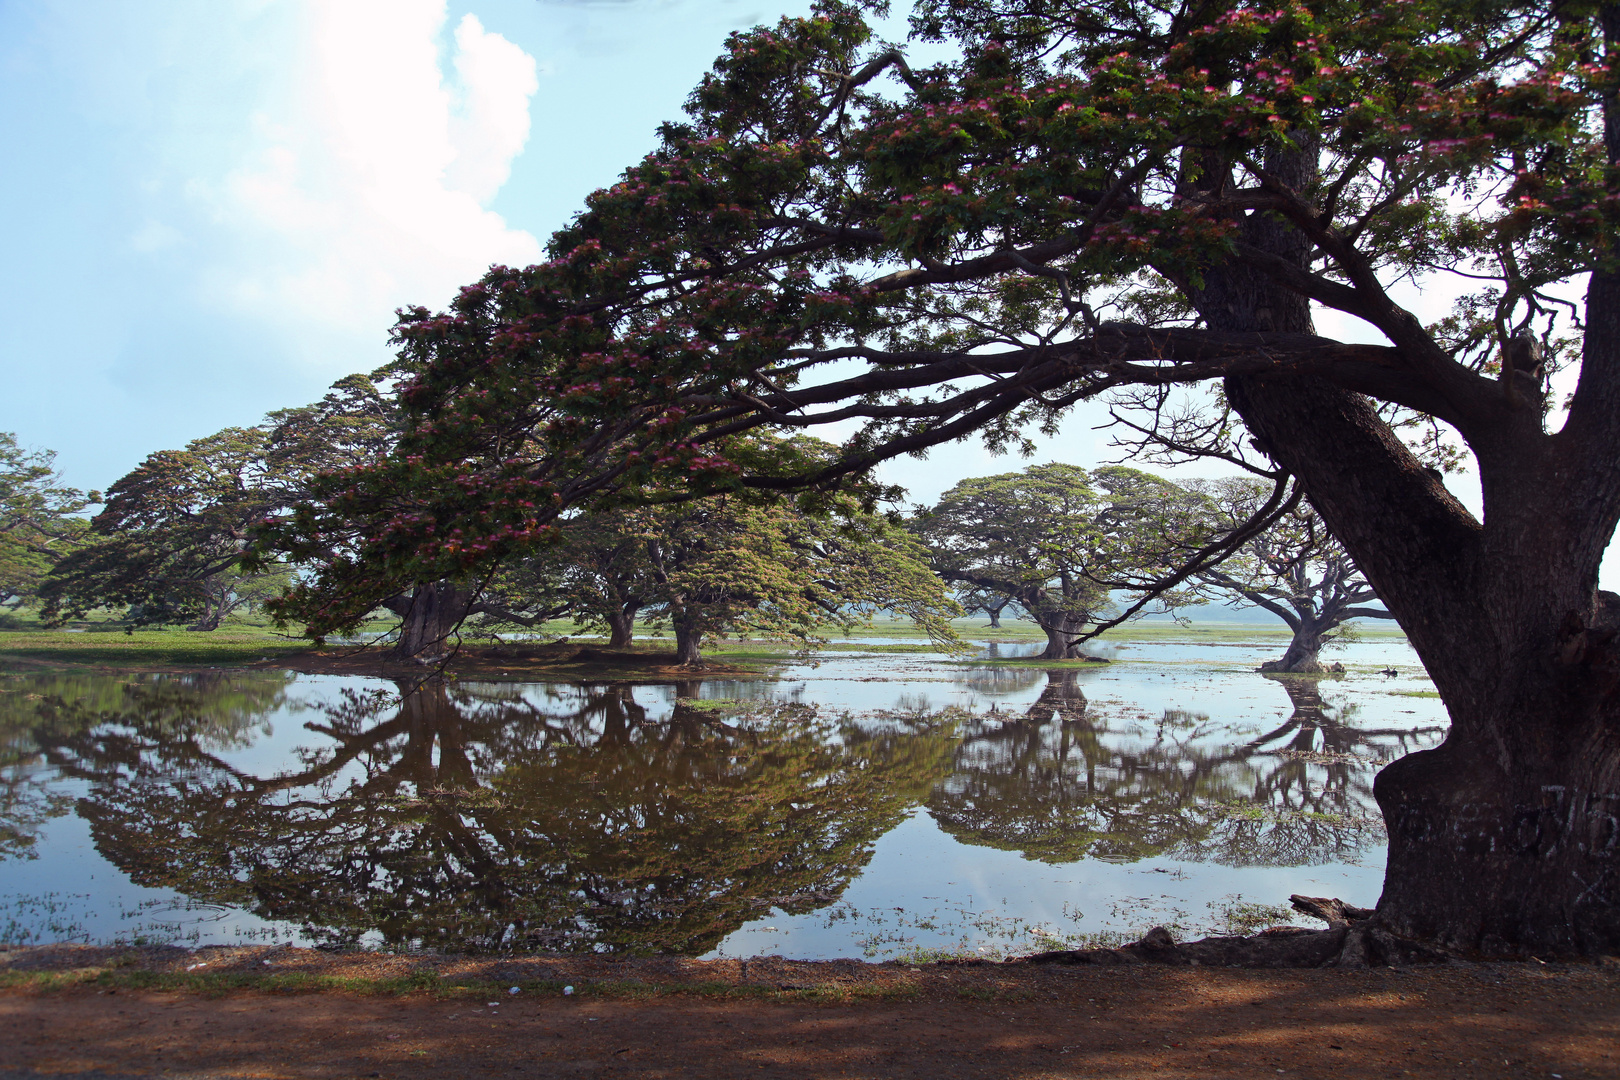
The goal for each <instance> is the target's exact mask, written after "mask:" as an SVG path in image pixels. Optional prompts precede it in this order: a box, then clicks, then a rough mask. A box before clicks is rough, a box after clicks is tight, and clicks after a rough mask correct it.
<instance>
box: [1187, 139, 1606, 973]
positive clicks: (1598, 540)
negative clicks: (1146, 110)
mask: <svg viewBox="0 0 1620 1080" xmlns="http://www.w3.org/2000/svg"><path fill="white" fill-rule="evenodd" d="M1267 164H1268V167H1269V169H1270V171H1272V172H1273V174H1274V175H1275V176H1276V177H1277V178H1278V179H1279V181H1280V182H1282V183H1285V184H1288V185H1290V186H1292V187H1294V188H1295V189H1296V190H1304V189H1306V188H1307V187H1308V186H1309V184H1310V183H1311V181H1312V179H1313V177H1314V174H1315V163H1314V154H1313V153H1311V152H1309V150H1308V149H1307V150H1306V151H1303V152H1297V153H1296V152H1286V153H1279V154H1278V155H1276V160H1268V162H1267ZM1207 182H1209V183H1212V184H1219V183H1220V182H1222V177H1221V176H1212V177H1210V178H1209V179H1208V181H1207ZM1242 228H1243V233H1244V237H1245V239H1246V240H1247V242H1248V243H1250V244H1251V245H1253V246H1255V247H1257V248H1260V249H1262V250H1265V251H1268V252H1271V253H1273V254H1276V255H1280V256H1282V257H1284V258H1288V259H1294V260H1297V261H1299V262H1300V263H1303V262H1304V259H1305V257H1306V255H1307V253H1308V250H1309V245H1308V244H1307V243H1306V242H1304V240H1303V238H1302V237H1300V236H1299V235H1298V234H1297V233H1294V232H1293V230H1292V229H1291V228H1290V227H1289V226H1288V225H1287V224H1286V223H1284V222H1282V221H1281V220H1280V219H1276V218H1270V217H1268V216H1267V215H1262V214H1258V213H1256V214H1253V215H1250V216H1248V217H1246V218H1245V219H1244V220H1243V222H1242ZM1206 281H1207V283H1208V286H1209V287H1208V288H1206V289H1205V290H1203V291H1202V292H1201V293H1198V294H1195V303H1196V305H1197V307H1198V308H1199V310H1200V312H1201V313H1202V314H1203V315H1204V317H1205V319H1206V320H1207V321H1208V323H1209V325H1210V326H1211V327H1212V328H1214V329H1217V330H1250V331H1252V330H1282V331H1306V332H1308V331H1310V330H1311V329H1312V327H1311V321H1310V311H1309V307H1308V305H1307V304H1306V302H1305V300H1304V299H1303V298H1302V297H1300V296H1297V295H1293V294H1290V293H1288V292H1287V291H1286V290H1283V289H1281V288H1279V287H1277V286H1276V285H1274V284H1271V283H1269V282H1268V281H1267V280H1266V279H1265V278H1264V276H1263V275H1262V274H1260V273H1259V272H1257V271H1254V270H1251V269H1247V268H1245V267H1242V266H1238V265H1233V264H1229V265H1225V266H1220V267H1215V268H1212V270H1211V272H1210V273H1209V274H1208V275H1206ZM1392 318H1394V319H1395V321H1396V323H1397V324H1398V325H1399V326H1402V327H1404V326H1405V323H1404V322H1400V320H1401V319H1404V318H1409V317H1406V316H1392ZM1587 319H1588V325H1587V334H1586V338H1585V353H1586V355H1585V360H1584V362H1583V368H1582V385H1581V388H1580V389H1578V390H1577V393H1576V398H1575V404H1574V405H1572V407H1571V410H1570V419H1569V420H1568V421H1567V422H1566V424H1565V427H1564V429H1563V431H1561V432H1560V433H1559V435H1558V436H1548V435H1546V434H1545V433H1544V432H1543V430H1542V428H1541V419H1540V411H1539V409H1538V408H1535V407H1534V405H1533V403H1530V404H1529V405H1527V403H1525V402H1522V401H1517V400H1516V399H1515V398H1514V396H1513V395H1510V394H1508V393H1506V391H1504V393H1503V394H1502V395H1501V397H1500V398H1499V399H1497V398H1494V397H1493V398H1491V399H1490V400H1483V399H1481V400H1480V401H1474V402H1471V405H1472V406H1473V407H1474V408H1475V409H1476V410H1478V411H1479V412H1480V413H1481V414H1485V415H1488V416H1491V417H1494V418H1495V419H1494V420H1491V421H1488V422H1481V421H1479V420H1478V419H1477V417H1476V418H1474V419H1473V421H1472V423H1471V426H1470V430H1469V431H1468V432H1465V434H1466V435H1467V436H1468V437H1469V444H1470V446H1471V447H1472V448H1473V450H1474V452H1475V454H1476V455H1477V457H1478V459H1479V463H1480V480H1481V486H1482V488H1483V490H1484V503H1485V519H1484V524H1483V525H1482V524H1481V523H1479V522H1476V521H1475V520H1474V519H1473V517H1472V516H1471V515H1470V514H1469V513H1468V512H1467V510H1466V509H1465V508H1464V507H1463V506H1462V505H1461V504H1459V503H1458V502H1457V501H1456V499H1455V498H1453V497H1452V496H1451V494H1450V493H1449V492H1448V491H1447V490H1446V488H1445V486H1444V484H1442V483H1441V482H1440V481H1439V480H1438V478H1436V477H1435V476H1433V475H1431V474H1430V473H1429V472H1428V471H1427V470H1425V469H1424V468H1423V466H1422V463H1421V462H1419V461H1418V460H1417V459H1416V458H1415V457H1414V456H1413V454H1412V453H1411V452H1410V451H1409V450H1408V449H1407V448H1406V447H1405V446H1404V445H1403V444H1402V443H1401V441H1400V440H1399V438H1397V437H1396V435H1395V434H1394V433H1393V432H1392V431H1391V430H1390V428H1389V427H1388V425H1387V424H1385V423H1384V422H1383V421H1382V420H1381V419H1380V418H1379V416H1378V415H1377V412H1376V411H1375V409H1374V408H1373V407H1372V405H1371V403H1369V402H1368V401H1367V400H1366V399H1365V398H1363V397H1362V396H1360V395H1359V394H1355V393H1351V392H1349V391H1346V390H1343V389H1340V388H1338V387H1335V386H1333V385H1331V384H1329V383H1326V382H1324V381H1323V380H1321V379H1317V378H1312V377H1311V376H1309V375H1306V374H1295V373H1278V374H1265V375H1244V376H1233V377H1229V378H1228V379H1227V380H1226V384H1225V390H1226V395H1227V400H1228V401H1230V402H1231V404H1232V407H1233V408H1234V409H1235V410H1236V411H1237V412H1238V414H1239V415H1240V416H1241V417H1242V418H1243V421H1244V424H1245V425H1246V426H1247V427H1248V429H1249V431H1250V432H1251V433H1252V435H1253V437H1254V444H1255V445H1256V446H1257V447H1259V448H1260V449H1261V450H1262V451H1264V452H1265V453H1267V454H1268V455H1270V456H1271V457H1272V459H1273V460H1274V461H1276V462H1277V463H1278V464H1279V465H1281V466H1282V467H1283V468H1285V469H1287V470H1288V471H1289V472H1291V473H1292V474H1293V475H1294V476H1296V477H1298V478H1299V481H1300V482H1301V483H1302V484H1303V485H1304V488H1305V492H1306V494H1307V495H1308V496H1309V498H1310V500H1311V504H1312V505H1313V506H1314V507H1315V509H1316V510H1317V512H1318V513H1320V514H1321V515H1322V518H1323V520H1324V521H1325V522H1326V523H1327V525H1328V527H1329V529H1330V530H1331V531H1332V533H1333V535H1334V536H1335V537H1336V538H1337V539H1338V540H1339V541H1340V542H1341V543H1342V544H1344V546H1345V548H1346V549H1347V550H1348V551H1349V553H1350V555H1351V557H1352V558H1353V559H1354V560H1355V562H1356V565H1357V566H1358V567H1360V569H1361V570H1362V572H1363V573H1364V574H1365V575H1366V577H1367V580H1368V581H1369V582H1370V583H1371V584H1372V586H1373V588H1374V589H1375V590H1376V591H1377V593H1378V595H1379V597H1380V598H1382V599H1384V601H1385V603H1386V605H1387V606H1388V608H1389V610H1390V611H1391V612H1392V613H1393V614H1394V615H1395V617H1396V618H1397V619H1398V620H1399V622H1400V625H1401V628H1402V629H1403V630H1405V631H1406V633H1407V635H1408V637H1409V639H1410V640H1411V642H1412V645H1413V647H1414V648H1415V649H1416V650H1417V652H1418V655H1419V656H1420V657H1421V658H1422V660H1423V663H1424V666H1425V667H1426V668H1427V669H1428V672H1429V675H1430V677H1431V678H1432V679H1433V680H1434V682H1435V686H1436V687H1437V688H1438V689H1439V691H1440V695H1441V698H1442V699H1443V700H1444V701H1445V703H1446V707H1447V709H1448V711H1449V712H1450V714H1451V721H1452V727H1451V731H1450V733H1449V734H1448V736H1447V738H1446V741H1445V742H1444V743H1443V744H1442V745H1441V746H1439V747H1437V748H1435V749H1433V750H1425V751H1420V752H1418V753H1415V754H1411V755H1408V756H1407V757H1405V758H1402V759H1401V760H1399V761H1397V762H1395V763H1394V764H1392V765H1390V766H1389V767H1388V768H1386V769H1384V770H1383V771H1382V772H1381V773H1380V774H1379V775H1378V777H1377V779H1376V781H1375V782H1374V787H1373V792H1374V795H1375V796H1376V798H1377V799H1378V804H1379V807H1380V809H1382V811H1383V814H1384V821H1385V825H1386V828H1387V830H1388V833H1389V856H1388V863H1387V869H1386V871H1385V878H1384V891H1383V895H1382V897H1381V898H1380V899H1379V902H1378V914H1377V915H1376V916H1375V918H1374V919H1372V920H1369V924H1370V926H1371V928H1372V929H1373V930H1374V931H1375V932H1381V933H1385V934H1386V937H1387V935H1388V934H1393V935H1396V936H1397V937H1398V938H1405V939H1415V940H1417V941H1421V942H1427V943H1432V944H1434V945H1438V946H1440V947H1442V948H1446V949H1449V950H1454V951H1458V952H1462V953H1464V954H1470V955H1476V956H1522V955H1526V954H1532V955H1537V956H1541V957H1544V958H1546V957H1551V956H1572V955H1588V956H1589V955H1592V954H1595V953H1600V952H1614V951H1620V695H1617V693H1616V691H1617V689H1620V655H1617V652H1616V649H1615V642H1614V637H1615V630H1616V629H1617V628H1620V598H1616V599H1615V600H1614V601H1613V602H1612V603H1611V602H1609V601H1608V600H1607V599H1603V598H1600V597H1599V596H1598V595H1597V594H1596V592H1595V587H1596V580H1597V568H1598V563H1599V561H1600V560H1601V558H1602V552H1603V548H1604V546H1605V545H1606V544H1607V542H1608V539H1609V537H1610V535H1612V532H1613V528H1614V516H1615V507H1616V505H1617V500H1616V497H1615V496H1616V493H1615V491H1614V490H1613V489H1614V488H1615V487H1616V485H1617V484H1620V470H1617V469H1615V468H1614V467H1613V464H1612V458H1611V460H1610V461H1609V462H1608V463H1607V464H1605V465H1600V466H1598V467H1596V468H1594V467H1593V464H1592V462H1591V458H1592V454H1593V450H1592V447H1594V446H1598V445H1608V446H1611V447H1612V445H1613V443H1612V428H1613V424H1614V417H1615V415H1616V414H1617V412H1620V378H1617V376H1620V280H1617V279H1616V278H1614V277H1613V276H1611V275H1608V274H1605V273H1603V272H1601V271H1600V272H1595V273H1594V274H1593V275H1592V282H1591V286H1590V292H1589V295H1588V303H1587ZM1416 333H1417V334H1421V328H1418V330H1417V332H1416ZM1414 339H1415V335H1414ZM1604 380H1607V381H1604ZM1583 410H1584V411H1583ZM1588 429H1590V431H1591V434H1590V435H1589V434H1588V433H1587V432H1588ZM1604 440H1609V441H1608V442H1604ZM1610 454H1611V455H1612V450H1611V451H1610ZM1566 459H1567V460H1566ZM1390 940H1393V939H1390ZM1347 948H1348V946H1347Z"/></svg>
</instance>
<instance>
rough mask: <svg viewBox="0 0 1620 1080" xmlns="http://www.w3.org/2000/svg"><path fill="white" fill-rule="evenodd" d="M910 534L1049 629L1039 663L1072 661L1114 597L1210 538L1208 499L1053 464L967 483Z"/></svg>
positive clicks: (1139, 478) (967, 578) (955, 577)
mask: <svg viewBox="0 0 1620 1080" xmlns="http://www.w3.org/2000/svg"><path fill="white" fill-rule="evenodd" d="M913 527H914V529H915V530H916V532H917V535H918V536H919V537H920V538H921V539H922V540H923V541H924V542H925V543H926V544H927V545H928V547H929V550H930V551H931V552H932V553H933V565H934V569H935V570H936V571H937V572H938V573H939V575H940V576H941V577H942V578H944V579H945V580H946V581H948V582H952V583H953V584H960V585H965V586H967V587H969V588H971V589H976V590H983V591H985V592H988V593H990V594H993V595H1001V596H1010V597H1012V598H1013V599H1014V600H1016V601H1017V602H1018V604H1019V605H1020V606H1021V607H1022V608H1023V609H1024V610H1025V611H1027V612H1028V613H1029V617H1030V618H1031V619H1033V620H1034V621H1035V622H1036V623H1037V624H1038V625H1039V626H1040V627H1041V629H1043V630H1045V631H1046V649H1045V651H1044V652H1042V653H1041V657H1042V658H1043V659H1046V660H1063V659H1073V658H1075V657H1078V656H1080V655H1081V651H1080V647H1079V645H1078V644H1077V642H1078V640H1079V638H1080V637H1081V636H1082V635H1084V634H1085V632H1086V630H1087V629H1088V627H1089V626H1091V625H1092V624H1094V623H1096V622H1098V621H1100V619H1101V618H1102V617H1103V615H1104V614H1105V613H1109V614H1111V613H1113V605H1112V602H1111V600H1110V597H1109V593H1110V591H1111V590H1112V589H1115V588H1118V587H1121V586H1124V587H1130V586H1135V585H1140V584H1142V583H1144V582H1146V581H1150V580H1154V579H1156V578H1158V577H1160V576H1162V575H1163V574H1164V573H1165V572H1167V569H1168V567H1169V565H1170V564H1171V563H1172V562H1173V561H1174V559H1175V558H1176V557H1178V556H1185V555H1186V554H1187V553H1188V552H1190V551H1191V550H1193V549H1194V548H1196V547H1197V546H1198V544H1199V542H1200V540H1201V539H1202V538H1203V537H1204V536H1205V534H1206V533H1207V531H1208V529H1207V513H1206V506H1205V500H1203V499H1202V498H1200V497H1199V496H1197V495H1195V494H1193V493H1189V492H1187V491H1185V490H1183V489H1181V488H1179V487H1177V486H1176V485H1174V484H1172V483H1170V482H1169V481H1167V480H1163V479H1161V478H1159V477H1156V476H1152V475H1150V474H1148V473H1143V472H1138V471H1137V470H1135V469H1126V468H1121V467H1117V466H1116V467H1109V468H1102V469H1097V470H1096V471H1095V472H1092V473H1087V472H1086V470H1084V469H1082V468H1079V467H1077V466H1074V465H1060V464H1052V465H1034V466H1031V467H1029V468H1027V469H1025V470H1024V471H1022V472H1016V473H1000V474H998V475H996V476H984V477H978V478H976V479H972V480H964V481H962V482H961V483H959V484H957V485H956V486H954V487H952V488H951V489H950V490H949V491H947V492H946V493H945V494H944V495H942V496H941V497H940V500H939V502H938V503H937V504H935V505H934V506H933V507H930V508H928V509H926V510H923V511H920V512H919V513H918V514H917V516H916V517H915V518H914V519H913ZM1186 598H1187V597H1186V596H1185V594H1175V595H1165V596H1163V597H1162V602H1163V603H1164V604H1171V603H1175V602H1177V601H1178V600H1181V599H1186Z"/></svg>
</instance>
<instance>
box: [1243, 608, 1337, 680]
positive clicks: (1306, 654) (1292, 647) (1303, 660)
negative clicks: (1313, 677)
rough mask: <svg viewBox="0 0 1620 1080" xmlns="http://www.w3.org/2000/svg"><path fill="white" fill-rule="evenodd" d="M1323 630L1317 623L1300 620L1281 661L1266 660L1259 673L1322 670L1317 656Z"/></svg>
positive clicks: (1303, 672) (1300, 672)
mask: <svg viewBox="0 0 1620 1080" xmlns="http://www.w3.org/2000/svg"><path fill="white" fill-rule="evenodd" d="M1323 633H1324V628H1323V627H1322V625H1321V624H1320V623H1319V622H1314V621H1312V620H1310V619H1301V620H1300V624H1299V626H1298V627H1297V628H1295V630H1294V639H1293V640H1292V641H1290V642H1289V643H1288V648H1287V650H1286V651H1285V652H1284V653H1283V656H1282V659H1281V660H1267V661H1266V662H1265V663H1263V664H1261V665H1260V668H1259V670H1261V671H1274V672H1282V673H1284V674H1306V673H1315V672H1318V671H1321V670H1322V662H1321V661H1320V660H1319V659H1317V655H1318V654H1319V653H1320V652H1321V651H1322V634H1323Z"/></svg>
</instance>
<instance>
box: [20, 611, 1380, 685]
mask: <svg viewBox="0 0 1620 1080" xmlns="http://www.w3.org/2000/svg"><path fill="white" fill-rule="evenodd" d="M954 626H955V628H956V632H957V634H958V635H959V636H961V637H962V638H963V639H964V640H967V641H975V642H978V641H991V642H996V643H1001V644H1010V645H1023V644H1030V643H1034V642H1037V641H1041V640H1044V637H1045V635H1044V634H1043V633H1042V631H1041V630H1040V628H1039V627H1037V626H1035V625H1034V624H1033V623H1030V622H1025V621H1020V620H1008V621H1006V622H1005V623H1004V624H1003V625H1002V626H1001V627H999V628H997V629H994V630H992V629H989V628H988V627H986V626H985V624H984V621H983V619H958V620H956V622H955V623H954ZM366 629H367V633H366V634H365V635H363V639H365V638H375V637H377V636H379V635H384V634H386V632H387V631H388V630H389V629H390V626H389V624H388V623H384V622H378V623H375V624H373V625H371V626H369V627H367V628H366ZM1358 636H1359V637H1360V638H1361V639H1362V640H1369V641H1370V640H1399V639H1400V638H1401V636H1402V635H1401V632H1400V631H1399V629H1396V628H1395V627H1393V626H1391V625H1388V624H1375V625H1373V626H1370V627H1367V626H1363V627H1362V628H1361V629H1359V631H1358ZM1287 638H1288V630H1287V628H1286V627H1284V626H1283V625H1282V624H1281V623H1277V624H1269V623H1237V622H1213V621H1212V622H1193V623H1192V624H1190V625H1187V626H1178V625H1176V624H1174V623H1168V622H1137V623H1131V624H1128V625H1126V626H1122V627H1119V628H1117V629H1115V630H1111V631H1109V632H1108V633H1107V634H1105V635H1104V636H1103V637H1102V638H1101V639H1099V644H1100V645H1104V646H1106V645H1109V644H1125V643H1133V642H1141V643H1151V642H1160V641H1163V642H1168V641H1185V642H1208V643H1217V642H1218V643H1225V644H1234V643H1244V642H1256V643H1259V642H1280V641H1286V640H1287ZM601 644H602V639H600V638H598V637H595V636H593V635H584V634H581V633H580V632H579V629H578V627H577V626H575V625H574V624H573V623H571V622H566V621H556V622H552V623H548V624H546V625H544V626H542V627H540V628H538V629H536V630H532V631H526V632H524V633H521V634H501V633H496V634H493V635H492V634H488V633H480V632H477V631H476V629H474V630H471V631H469V632H468V633H466V634H465V635H464V656H463V657H462V658H461V659H458V661H457V662H456V663H455V664H454V665H453V667H455V668H456V669H458V670H459V669H461V668H463V667H464V666H465V667H466V668H467V670H468V671H469V673H471V672H474V671H476V672H477V673H478V674H484V675H500V674H507V675H514V676H516V675H522V674H541V673H545V674H551V675H554V676H556V677H582V676H586V675H590V674H594V673H596V672H595V669H596V668H598V667H601V666H603V662H602V661H601V660H576V659H574V655H575V654H576V653H578V651H579V650H580V649H582V648H583V649H587V650H588V649H591V648H593V647H595V648H599V647H600V646H601ZM673 647H674V642H673V641H672V640H671V639H670V638H669V637H668V636H665V635H664V634H662V633H660V631H659V629H658V628H657V627H655V626H651V625H647V624H641V625H639V626H638V627H637V640H636V642H635V644H634V646H632V647H631V648H630V649H626V650H615V653H616V654H618V655H617V656H616V657H615V658H614V659H612V660H611V661H608V662H607V666H608V667H610V668H612V669H614V671H615V672H616V673H617V674H618V675H619V676H620V677H623V676H624V675H626V674H629V673H630V672H627V671H625V670H623V669H624V668H625V667H626V666H629V667H635V666H637V665H646V666H648V667H649V668H653V669H659V671H658V672H657V674H659V675H660V676H663V675H666V674H667V672H664V671H663V670H662V669H663V668H666V667H668V666H669V664H670V654H671V653H672V652H673ZM821 651H825V652H832V653H838V652H848V651H863V652H880V653H887V654H895V655H904V654H923V653H929V652H932V651H934V650H933V646H932V645H931V644H930V643H929V641H928V639H927V638H926V637H925V636H924V635H923V634H922V633H921V632H920V631H918V630H917V628H916V627H914V626H913V625H912V624H911V623H910V622H906V621H902V620H890V619H878V620H874V621H873V622H872V623H871V624H869V625H865V626H862V627H859V628H857V629H856V630H854V631H852V632H851V633H849V634H841V635H839V636H837V637H835V638H831V639H830V640H828V641H827V642H826V643H825V645H823V646H822V647H821ZM704 655H705V657H706V658H707V659H708V660H709V661H710V662H711V663H712V664H715V665H719V666H724V667H734V666H741V667H744V668H746V667H753V666H759V665H764V666H770V665H772V664H777V663H782V662H786V661H791V660H793V659H795V658H798V657H801V656H804V655H805V652H804V650H803V649H801V648H800V647H799V646H798V645H797V644H795V643H792V642H783V641H736V640H724V641H713V642H711V643H710V644H709V645H708V646H707V647H706V648H705V649H704ZM463 661H465V664H464V663H463ZM387 662H388V661H387V660H386V658H385V657H383V656H382V649H380V648H378V649H375V650H374V649H370V648H364V647H361V646H359V645H357V644H351V645H330V646H328V647H327V648H326V649H324V650H315V649H314V648H312V647H311V645H310V643H309V642H308V641H306V640H304V639H302V638H296V637H291V636H289V635H287V634H284V633H281V632H278V631H277V630H276V629H275V628H274V627H272V626H270V625H269V624H268V623H264V622H255V621H251V620H238V621H232V622H229V623H227V624H226V625H225V626H224V627H222V628H220V629H219V630H214V631H210V632H201V631H190V630H184V629H179V628H165V629H144V630H135V631H133V632H130V631H128V630H126V628H125V627H124V626H123V625H121V624H119V623H115V622H83V623H78V624H74V625H72V626H69V627H66V628H61V629H47V628H44V627H41V626H39V625H38V624H37V623H35V622H31V621H30V620H28V619H26V618H17V617H11V618H10V619H9V620H8V625H7V626H4V627H0V667H11V668H14V669H15V668H38V667H50V668H68V669H72V668H119V669H136V670H152V671H161V670H170V669H176V670H184V669H198V668H223V667H267V666H271V667H279V666H286V667H295V668H299V669H301V670H328V669H330V670H338V669H340V668H341V669H342V670H345V671H347V670H359V668H361V667H365V666H367V665H370V666H377V665H379V664H386V663H387ZM995 662H997V663H1019V662H1022V663H1039V662H1038V661H1018V660H1015V659H1011V658H1009V659H1004V660H1001V661H995ZM503 669H505V670H503ZM520 669H521V670H520ZM587 669H590V670H587Z"/></svg>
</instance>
